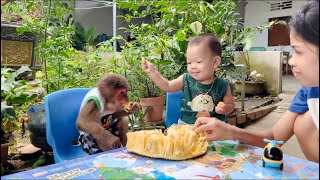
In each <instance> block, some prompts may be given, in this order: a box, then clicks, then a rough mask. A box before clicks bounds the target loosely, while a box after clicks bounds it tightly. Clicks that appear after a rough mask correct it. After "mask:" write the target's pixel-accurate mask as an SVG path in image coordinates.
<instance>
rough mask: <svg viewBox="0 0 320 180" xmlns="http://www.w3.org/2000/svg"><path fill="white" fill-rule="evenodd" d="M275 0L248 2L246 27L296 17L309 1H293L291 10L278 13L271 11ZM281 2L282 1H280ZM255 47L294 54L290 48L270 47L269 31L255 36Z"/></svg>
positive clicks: (278, 11) (253, 0)
mask: <svg viewBox="0 0 320 180" xmlns="http://www.w3.org/2000/svg"><path fill="white" fill-rule="evenodd" d="M275 2H276V1H274V0H247V1H246V5H245V21H244V26H245V27H255V26H259V25H261V24H262V23H264V22H268V21H269V18H275V17H282V16H292V15H294V14H295V13H296V12H297V11H298V10H299V9H300V8H301V6H303V5H304V4H305V3H306V2H307V1H306V0H293V1H292V8H291V9H283V10H277V11H271V10H270V7H271V5H270V3H275ZM279 2H281V1H279ZM253 46H257V47H266V48H267V50H269V51H274V50H278V51H289V52H290V54H292V48H291V47H290V46H270V47H268V30H264V31H263V32H262V34H260V33H259V32H257V33H256V34H255V42H254V44H253Z"/></svg>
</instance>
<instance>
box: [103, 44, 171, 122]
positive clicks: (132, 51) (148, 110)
mask: <svg viewBox="0 0 320 180" xmlns="http://www.w3.org/2000/svg"><path fill="white" fill-rule="evenodd" d="M149 45H150V46H153V45H152V43H150V44H149ZM142 57H145V58H148V59H149V60H150V61H151V62H153V63H155V64H156V66H157V68H158V70H160V72H164V71H167V69H166V65H167V64H168V62H166V61H165V60H162V59H160V55H157V54H156V53H154V52H153V51H147V50H146V47H145V46H143V45H142V46H137V41H132V42H126V45H125V46H123V47H122V51H121V53H120V54H118V55H115V56H114V57H113V58H112V59H109V61H108V63H109V64H108V66H109V67H110V69H112V72H113V73H117V74H122V75H124V76H125V77H126V79H127V80H128V82H129V85H130V92H129V94H130V96H131V99H133V100H135V101H138V102H139V104H140V106H141V108H142V114H140V116H143V117H144V120H145V121H147V122H157V121H161V120H162V114H163V109H164V104H165V96H164V92H162V91H161V90H160V89H159V88H158V87H157V86H156V85H155V84H154V83H153V82H152V81H151V80H150V78H149V77H148V75H147V74H146V73H145V72H144V71H143V70H142V69H141V67H140V61H141V58H142ZM167 73H168V72H167ZM169 74H170V73H169Z"/></svg>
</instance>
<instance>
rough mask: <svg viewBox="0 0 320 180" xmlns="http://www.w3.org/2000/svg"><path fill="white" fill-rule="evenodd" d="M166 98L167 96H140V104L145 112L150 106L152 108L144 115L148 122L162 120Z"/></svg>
mask: <svg viewBox="0 0 320 180" xmlns="http://www.w3.org/2000/svg"><path fill="white" fill-rule="evenodd" d="M165 100H166V99H165V96H159V97H152V98H140V105H141V107H142V111H143V112H145V111H146V109H147V108H148V107H149V106H150V107H151V110H150V111H148V112H147V113H146V115H145V116H144V120H145V121H148V122H156V121H161V120H162V114H163V108H164V103H165Z"/></svg>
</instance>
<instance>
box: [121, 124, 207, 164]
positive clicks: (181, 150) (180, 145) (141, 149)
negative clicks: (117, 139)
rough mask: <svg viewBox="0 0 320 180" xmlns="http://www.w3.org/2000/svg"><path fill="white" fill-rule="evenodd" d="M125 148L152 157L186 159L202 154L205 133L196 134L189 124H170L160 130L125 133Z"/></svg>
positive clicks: (205, 143)
mask: <svg viewBox="0 0 320 180" xmlns="http://www.w3.org/2000/svg"><path fill="white" fill-rule="evenodd" d="M127 137H128V142H127V150H128V151H129V152H133V153H137V154H140V155H143V156H147V157H152V158H163V159H169V160H186V159H190V158H194V157H197V156H200V155H203V154H205V153H206V152H207V150H208V141H207V140H206V133H200V134H196V133H195V132H194V131H193V130H192V126H191V125H182V126H171V127H170V128H169V129H167V131H166V132H165V134H163V133H162V131H161V130H159V129H155V130H142V131H136V132H128V133H127Z"/></svg>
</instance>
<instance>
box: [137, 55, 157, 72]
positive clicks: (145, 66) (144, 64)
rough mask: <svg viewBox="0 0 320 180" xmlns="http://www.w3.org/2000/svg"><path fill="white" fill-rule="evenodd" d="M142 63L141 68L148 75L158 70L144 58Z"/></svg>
mask: <svg viewBox="0 0 320 180" xmlns="http://www.w3.org/2000/svg"><path fill="white" fill-rule="evenodd" d="M140 63H141V68H142V69H143V70H144V72H146V73H147V74H149V73H151V72H154V71H155V70H156V69H155V67H154V66H153V64H151V63H150V62H149V61H147V60H145V59H144V58H142V60H141V62H140Z"/></svg>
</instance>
